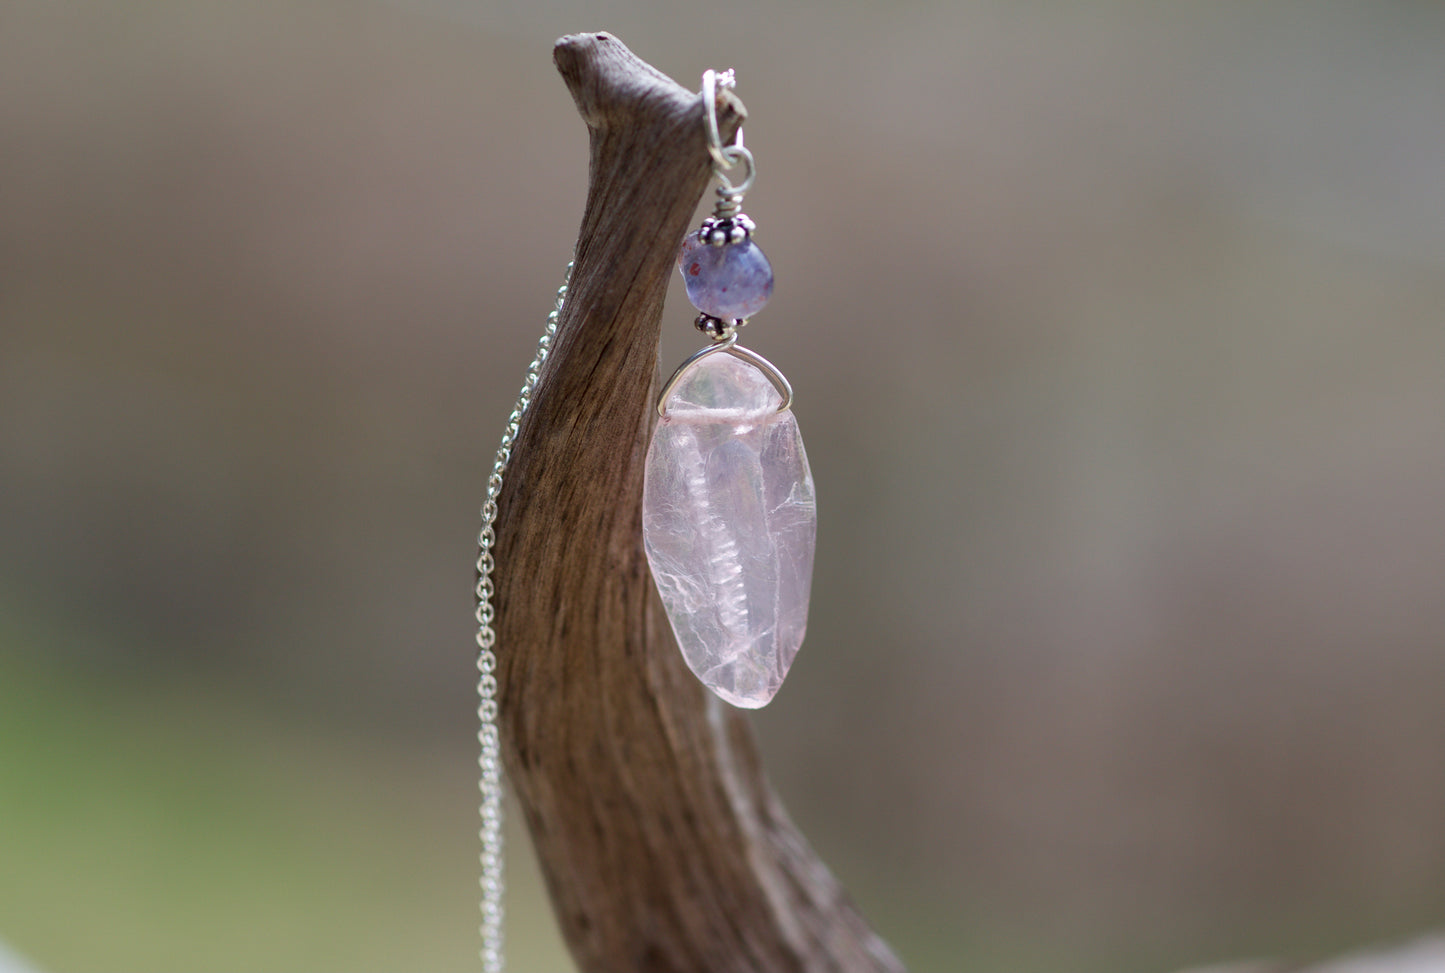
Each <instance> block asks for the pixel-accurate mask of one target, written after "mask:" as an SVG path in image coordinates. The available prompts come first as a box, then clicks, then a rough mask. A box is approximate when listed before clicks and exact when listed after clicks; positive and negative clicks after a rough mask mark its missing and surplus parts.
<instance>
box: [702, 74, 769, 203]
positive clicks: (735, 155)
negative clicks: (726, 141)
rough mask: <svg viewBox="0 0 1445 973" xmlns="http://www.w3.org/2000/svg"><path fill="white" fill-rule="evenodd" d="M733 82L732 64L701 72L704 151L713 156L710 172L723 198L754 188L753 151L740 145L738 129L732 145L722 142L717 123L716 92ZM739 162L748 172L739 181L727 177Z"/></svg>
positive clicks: (734, 81)
mask: <svg viewBox="0 0 1445 973" xmlns="http://www.w3.org/2000/svg"><path fill="white" fill-rule="evenodd" d="M736 84H737V80H736V78H735V77H734V75H733V69H732V68H728V69H727V70H726V71H723V72H721V73H719V72H717V71H714V70H713V69H712V68H708V69H707V70H706V71H704V72H703V73H702V114H703V117H704V118H705V119H706V121H707V152H708V155H710V156H712V171H713V174H714V175H716V176H717V178H718V181H719V182H721V183H722V186H721V187H719V188H718V195H720V196H723V197H724V198H726V197H728V196H736V197H737V198H738V199H739V200H741V199H742V197H743V194H744V193H746V192H747V191H748V190H749V189H752V188H753V180H754V179H755V178H756V177H757V164H756V163H755V162H754V161H753V154H752V153H751V152H749V151H748V149H747V147H746V146H745V145H743V130H742V129H741V128H740V129H738V133H737V135H736V136H735V137H734V139H733V144H732V145H723V144H722V134H721V132H720V131H719V130H718V124H717V93H718V92H719V91H720V90H722V89H724V88H731V87H733V86H734V85H736ZM739 165H742V166H744V167H745V169H746V171H747V174H746V175H745V176H744V177H743V181H742V182H740V183H734V182H733V181H732V179H730V178H729V177H728V171H729V170H730V169H733V168H734V167H736V166H739Z"/></svg>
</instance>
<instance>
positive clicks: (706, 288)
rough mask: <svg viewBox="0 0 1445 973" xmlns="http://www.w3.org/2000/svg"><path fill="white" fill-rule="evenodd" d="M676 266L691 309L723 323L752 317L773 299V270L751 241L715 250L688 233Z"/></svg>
mask: <svg viewBox="0 0 1445 973" xmlns="http://www.w3.org/2000/svg"><path fill="white" fill-rule="evenodd" d="M677 266H678V269H679V270H681V271H682V279H683V281H684V282H685V283H686V284H687V299H688V300H689V301H691V302H692V306H693V307H695V308H697V309H698V310H699V311H701V312H702V313H703V314H710V315H712V316H713V317H715V318H721V319H723V320H724V321H733V320H737V319H740V318H750V317H752V316H753V315H754V314H757V313H758V312H759V311H761V310H762V309H763V305H765V304H767V303H768V298H770V297H772V296H773V268H772V266H771V265H770V264H769V263H768V258H767V257H765V256H763V251H762V250H761V249H759V248H758V245H757V244H756V243H754V242H753V241H752V240H744V241H743V242H742V243H725V244H723V245H722V246H720V247H715V246H712V245H711V244H708V243H705V242H703V241H701V240H699V239H698V238H697V234H696V233H689V234H688V235H687V239H686V240H685V241H683V244H682V251H681V252H680V253H679V254H678V256H677Z"/></svg>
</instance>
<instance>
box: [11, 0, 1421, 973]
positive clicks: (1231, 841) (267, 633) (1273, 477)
mask: <svg viewBox="0 0 1445 973" xmlns="http://www.w3.org/2000/svg"><path fill="white" fill-rule="evenodd" d="M595 29H607V30H611V31H613V32H615V33H616V34H617V35H618V36H619V37H621V39H622V40H623V41H624V42H626V43H627V44H628V45H629V46H630V47H631V48H632V49H633V50H634V51H636V52H637V53H638V54H639V55H640V56H641V57H642V58H644V59H645V60H648V61H650V62H651V63H653V64H654V65H656V66H657V67H659V68H660V69H661V70H663V71H665V72H667V73H668V74H671V75H672V76H673V77H676V78H678V79H679V80H680V81H681V82H682V83H683V84H685V85H689V86H696V84H697V78H698V76H699V75H700V74H701V72H702V70H703V69H704V68H707V67H717V68H722V67H727V66H731V67H735V68H736V69H737V71H738V78H739V87H738V93H739V94H740V96H741V97H742V99H743V101H744V102H745V103H746V104H747V106H748V108H749V110H750V113H751V114H750V118H749V121H748V123H747V141H748V145H749V146H750V147H751V148H752V149H753V150H754V152H755V153H756V154H757V157H758V163H759V173H760V178H759V183H758V186H757V188H756V190H755V191H754V192H753V193H752V194H751V195H750V196H749V200H748V202H749V206H748V210H749V212H750V214H751V215H752V216H754V218H756V219H757V220H758V223H759V240H760V242H761V243H762V244H763V246H764V247H765V248H766V249H767V252H768V254H769V256H770V257H771V259H772V262H773V265H774V267H775V268H776V271H777V274H778V284H777V291H776V297H775V298H774V300H773V301H772V303H771V304H770V305H769V307H768V310H767V312H766V314H765V315H764V316H761V317H760V318H759V319H758V320H757V321H756V322H755V323H754V325H753V329H751V330H750V332H749V334H750V336H751V337H750V344H752V345H753V346H754V347H756V348H757V349H759V350H760V351H761V352H763V353H764V354H766V355H767V356H768V357H769V358H771V359H772V360H773V361H775V362H777V363H778V364H779V365H780V366H781V367H782V368H783V369H784V370H785V371H786V372H787V374H788V375H789V377H790V378H791V379H792V381H793V384H794V385H795V387H796V388H797V390H798V394H799V400H798V406H797V412H798V415H799V417H800V420H801V423H802V426H803V429H804V430H805V434H806V437H807V443H808V450H809V456H810V458H811V461H812V466H813V471H814V474H815V476H816V478H817V484H818V493H819V507H820V516H821V525H820V531H819V559H818V570H817V576H816V579H815V584H814V603H813V609H812V626H811V630H810V633H809V639H808V642H807V644H806V645H805V647H804V651H803V652H802V654H801V655H800V656H799V658H798V662H797V664H796V666H795V667H794V669H793V673H792V676H791V678H790V679H789V682H788V685H787V687H786V688H785V689H784V690H783V692H782V693H781V694H780V696H779V698H778V700H777V701H776V703H775V704H774V705H773V706H772V707H770V708H769V709H767V710H764V711H762V712H761V713H759V714H758V715H757V716H756V717H755V725H756V727H757V730H758V733H759V735H760V738H761V742H762V746H763V748H764V751H765V753H766V756H767V761H768V765H769V768H770V772H771V774H772V777H773V780H774V782H775V784H776V785H777V787H778V788H779V790H780V791H781V792H782V793H783V795H784V797H785V799H786V800H787V803H788V805H789V807H790V808H791V810H792V812H793V814H794V816H795V818H796V819H797V820H798V823H799V824H800V826H801V827H802V828H803V830H804V831H805V832H806V833H807V834H808V835H809V836H810V838H811V839H812V841H813V842H814V844H815V845H816V846H817V848H818V850H819V852H820V853H821V855H822V856H823V857H824V859H825V860H827V861H828V862H829V863H830V864H831V865H832V866H833V868H834V869H835V870H836V871H837V872H838V873H839V875H840V876H841V877H842V879H843V880H844V882H845V884H847V885H848V886H849V888H850V889H851V890H852V891H853V893H854V895H855V897H856V899H857V900H858V901H859V903H860V905H861V907H862V908H863V910H864V912H865V913H866V914H867V915H869V916H870V918H871V919H872V920H873V921H874V923H875V924H876V926H877V927H878V928H879V930H880V931H881V932H882V933H883V934H884V935H885V936H886V937H887V938H888V939H889V940H890V941H891V942H892V943H893V944H894V946H895V947H896V948H897V950H898V951H899V952H900V953H901V955H902V956H903V957H904V959H905V960H906V961H907V962H908V963H909V964H910V965H911V966H912V968H914V969H915V970H918V971H927V970H951V971H956V970H978V971H989V973H1011V971H1019V973H1022V971H1039V973H1044V971H1065V970H1067V971H1076V973H1088V971H1099V973H1104V971H1109V973H1128V971H1136V970H1137V971H1146V970H1151V971H1164V970H1169V969H1172V968H1178V967H1181V966H1186V965H1190V964H1194V963H1202V962H1206V961H1214V960H1219V959H1222V958H1226V957H1231V956H1247V955H1265V954H1268V955H1287V956H1298V957H1308V956H1312V955H1317V954H1323V953H1327V952H1331V951H1335V950H1341V949H1346V948H1349V947H1352V946H1354V945H1357V944H1362V943H1366V942H1371V941H1376V940H1385V939H1390V938H1393V937H1397V936H1405V935H1409V934H1410V933H1412V932H1416V931H1423V930H1425V929H1427V928H1431V927H1433V926H1436V925H1438V924H1441V923H1445V715H1442V700H1445V273H1442V271H1445V58H1442V57H1441V50H1442V44H1445V7H1442V6H1441V5H1439V4H1435V3H1426V2H1406V0H1393V2H1375V3H1364V2H1358V3H1343V2H1309V3H1306V2H1280V3H1274V4H1269V5H1265V4H1257V3H1250V2H1244V0H1237V2H1224V3H1216V4H1207V5H1206V4H1193V5H1153V4H1145V3H1106V2H1092V3H1076V4H1068V5H1065V4H1040V3H1005V2H972V0H971V2H964V3H951V2H943V0H934V2H928V0H903V2H893V3H887V4H885V3H881V2H862V0H860V2H854V3H847V4H826V3H821V2H802V3H795V4H790V5H787V6H786V7H776V6H773V5H769V4H764V3H761V2H758V0H738V2H735V3H731V4H728V5H726V6H724V7H718V6H717V5H686V4H649V3H643V2H641V0H611V2H604V3H598V4H583V3H581V2H580V0H555V2H548V3H537V4H531V5H522V4H516V5H511V6H501V5H496V4H492V3H488V2H485V0H483V2H473V3H463V2H460V0H434V2H428V0H418V2H395V3H381V2H353V3H341V2H337V0H322V2H316V3H304V4H303V3H298V2H291V0H278V2H274V3H266V4H226V3H217V2H214V0H200V2H195V3H172V2H161V3H134V4H102V3H91V4H85V3H73V4H71V3H66V4H57V3H50V2H43V0H8V2H7V3H6V4H5V7H4V10H3V12H0V941H4V942H6V943H8V944H9V946H10V947H11V948H13V949H14V950H15V951H17V952H18V953H19V954H20V955H22V956H25V957H28V958H29V959H30V960H31V961H32V962H33V963H35V964H36V965H37V966H39V967H41V968H43V969H45V970H48V971H62V970H86V969H108V970H118V971H126V970H136V971H152V973H155V971H168V970H183V969H184V970H208V971H222V970H243V969H244V970H254V971H268V970H276V971H282V970H296V969H311V970H323V971H324V970H401V969H435V970H442V969H446V970H463V969H471V968H474V967H475V965H476V962H475V957H476V945H477V940H476V917H477V911H476V910H477V906H476V898H477V886H476V878H475V876H476V872H477V865H476V850H477V844H476V813H477V812H476V784H475V754H474V748H475V737H474V726H473V724H474V720H475V703H474V699H473V686H474V682H475V674H474V669H473V652H474V648H473V642H472V632H473V620H472V604H471V599H472V593H471V588H472V570H473V567H472V565H473V560H474V556H475V554H474V552H475V546H476V541H475V537H476V529H477V526H478V519H479V518H478V514H477V510H478V507H479V505H480V501H481V497H482V493H483V489H484V483H485V476H486V472H487V470H488V469H489V468H490V463H491V459H492V453H493V451H494V449H495V448H496V443H497V439H498V438H499V436H500V434H501V428H502V424H503V420H504V417H505V415H506V413H507V411H508V409H509V408H510V406H511V403H512V401H513V398H514V396H515V394H516V390H517V387H518V386H519V384H520V381H521V377H522V373H523V370H524V368H525V366H526V363H527V361H528V360H529V358H530V356H531V351H532V348H533V346H534V343H535V341H536V338H537V335H538V334H539V333H540V329H541V325H542V321H543V317H544V315H545V313H546V311H547V310H548V307H549V302H550V300H551V294H552V291H553V289H554V288H555V287H556V286H557V284H558V283H559V281H560V276H561V272H562V268H563V265H564V264H565V262H566V260H567V258H568V255H569V253H570V250H571V246H572V242H573V238H574V233H575V230H576V226H577V224H578V221H579V219H580V215H581V206H582V201H583V194H584V190H585V177H586V143H587V139H586V133H585V130H584V128H583V125H582V123H581V121H580V120H579V118H578V117H577V115H576V113H575V110H574V109H573V106H572V103H571V99H570V98H569V96H568V95H567V92H566V90H565V88H564V86H563V84H562V82H561V80H560V78H559V77H558V76H557V75H556V73H555V71H554V69H553V67H552V64H551V44H552V41H553V40H554V38H555V37H557V36H558V35H560V34H563V33H568V32H573V31H579V30H595ZM691 316H692V312H691V311H690V309H689V308H688V306H687V304H686V301H685V300H684V299H682V297H681V294H680V289H676V290H675V291H674V295H673V297H672V298H671V299H670V300H669V311H668V321H669V322H670V323H669V324H668V325H667V339H666V344H665V345H664V351H663V359H664V362H665V363H666V364H667V366H668V367H669V368H670V367H671V365H672V364H673V363H675V362H676V361H677V360H679V359H680V358H681V356H682V355H684V354H685V353H686V352H688V351H689V350H691V349H692V348H693V347H694V346H696V345H697V344H698V341H699V339H698V338H697V336H696V335H695V333H694V332H693V331H692V329H691V326H690V323H689V322H690V320H691ZM516 821H517V816H516V815H513V817H512V822H513V823H515V822H516ZM511 833H512V835H513V837H514V839H515V840H514V843H513V846H512V847H513V858H512V865H511V876H512V882H513V886H514V895H513V897H512V899H511V903H510V913H509V922H510V934H511V943H512V951H513V967H514V968H515V969H517V970H519V971H527V970H561V969H565V968H568V961H567V960H566V959H565V953H564V951H563V949H562V947H561V946H560V944H559V942H558V940H557V937H556V932H555V927H554V926H553V924H552V920H551V917H550V914H549V912H548V908H547V906H546V904H545V898H544V897H543V895H542V894H541V892H540V886H539V882H538V879H537V876H536V873H535V867H534V866H533V865H532V863H531V861H530V853H529V852H528V851H527V849H526V847H525V845H524V843H523V842H524V841H525V839H524V837H523V835H522V834H521V832H520V831H519V830H513V831H512V832H511Z"/></svg>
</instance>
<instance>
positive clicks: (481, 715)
mask: <svg viewBox="0 0 1445 973" xmlns="http://www.w3.org/2000/svg"><path fill="white" fill-rule="evenodd" d="M571 283H572V263H568V264H567V272H566V274H565V275H564V276H563V278H562V286H561V287H559V288H557V303H556V306H555V307H553V308H552V313H550V314H548V315H547V327H546V329H545V330H543V332H542V340H541V341H539V342H538V343H537V357H536V358H534V359H532V364H530V365H528V366H527V377H526V379H525V380H524V381H523V382H522V391H521V394H520V395H518V396H517V404H516V406H515V407H514V408H513V409H512V414H511V415H510V416H508V417H507V428H506V431H504V432H503V433H502V445H501V446H500V447H498V449H497V458H496V461H495V462H494V463H493V464H492V475H491V476H490V477H489V478H488V479H487V499H486V500H485V501H484V502H483V503H482V532H481V534H480V535H479V536H478V539H477V544H478V547H479V548H480V549H481V553H480V554H479V555H478V557H477V649H478V650H479V651H478V652H477V672H478V674H479V678H478V679H477V697H478V703H477V719H478V721H479V723H480V728H479V729H478V730H477V742H479V743H480V744H481V746H482V752H481V756H480V757H478V758H477V764H478V766H479V767H480V768H481V772H482V773H481V789H482V804H481V816H482V829H481V839H482V853H481V863H482V953H481V955H482V970H483V971H484V973H501V971H502V968H503V967H504V966H505V965H506V957H505V952H504V949H503V939H502V893H503V891H504V889H505V885H504V883H503V852H502V741H501V736H500V734H499V732H498V729H497V677H496V669H497V654H496V644H497V632H496V629H495V628H493V626H492V623H493V621H494V620H495V618H496V611H495V609H494V608H493V607H492V595H493V594H494V593H495V590H496V589H495V587H494V585H493V582H492V572H493V571H494V570H495V568H496V562H495V561H494V560H493V559H492V547H493V545H494V544H496V541H497V535H496V531H495V529H494V528H495V525H496V522H497V498H498V497H499V496H501V493H502V475H503V474H504V473H506V471H507V464H508V463H509V462H510V461H511V459H512V444H513V443H515V442H516V439H517V430H518V429H520V428H521V424H522V416H524V415H526V413H527V407H528V406H530V405H531V404H532V390H533V389H534V388H536V386H537V375H538V373H540V372H541V370H542V363H543V362H545V361H546V360H547V355H548V354H549V353H550V352H551V350H552V336H553V335H555V334H556V333H557V319H558V318H559V317H561V315H562V303H563V301H565V300H566V298H567V288H568V287H569V286H570V285H571Z"/></svg>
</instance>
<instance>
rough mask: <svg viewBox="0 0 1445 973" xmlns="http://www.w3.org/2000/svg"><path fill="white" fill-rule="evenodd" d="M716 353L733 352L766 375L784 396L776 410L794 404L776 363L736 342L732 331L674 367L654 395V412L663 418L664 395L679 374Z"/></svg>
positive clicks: (679, 376) (786, 379)
mask: <svg viewBox="0 0 1445 973" xmlns="http://www.w3.org/2000/svg"><path fill="white" fill-rule="evenodd" d="M717 354H728V355H732V356H733V357H734V358H738V359H741V360H742V361H745V362H747V363H748V364H749V365H752V366H753V367H754V368H756V369H757V370H758V371H760V372H762V373H763V376H764V377H765V378H767V380H768V381H769V382H771V383H773V388H775V389H777V390H778V394H779V395H781V396H782V397H783V400H782V401H781V402H779V403H778V409H777V411H778V412H787V411H788V410H789V409H791V408H792V407H793V386H792V385H790V384H789V383H788V378H787V376H786V375H784V374H783V373H782V372H780V371H778V366H776V365H774V364H773V363H772V362H770V361H768V360H767V359H766V358H764V357H763V356H762V355H760V354H758V353H757V352H755V351H753V350H752V349H751V348H744V347H743V346H742V345H740V344H738V335H737V332H736V331H734V332H733V333H732V334H730V335H728V336H727V337H726V338H722V339H720V340H718V341H714V342H713V343H712V344H710V345H708V346H707V347H706V348H700V349H698V350H697V351H695V352H693V353H692V354H691V355H689V356H688V357H687V359H686V360H685V361H684V362H683V363H682V364H681V365H678V366H677V370H676V371H675V372H673V373H672V377H671V378H669V379H668V380H667V381H666V382H665V383H664V384H663V386H662V391H661V392H659V393H658V395H657V414H658V415H659V416H662V417H664V418H666V416H667V397H668V396H669V395H671V394H672V390H673V389H675V388H676V387H677V384H678V383H679V382H681V381H682V376H683V375H684V374H685V373H686V372H687V370H688V369H689V368H691V367H692V366H694V365H696V364H697V363H698V362H700V361H702V360H703V359H704V358H706V357H707V356H709V355H717ZM775 414H776V413H775Z"/></svg>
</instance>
